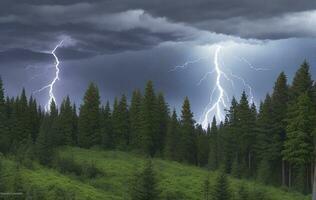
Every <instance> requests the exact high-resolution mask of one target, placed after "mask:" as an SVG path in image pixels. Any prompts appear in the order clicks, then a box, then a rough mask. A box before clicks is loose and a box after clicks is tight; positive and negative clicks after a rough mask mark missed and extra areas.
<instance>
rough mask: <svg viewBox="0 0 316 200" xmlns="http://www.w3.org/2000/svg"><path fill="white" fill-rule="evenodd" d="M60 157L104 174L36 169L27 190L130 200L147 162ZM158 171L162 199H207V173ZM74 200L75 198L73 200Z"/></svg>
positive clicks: (301, 199)
mask: <svg viewBox="0 0 316 200" xmlns="http://www.w3.org/2000/svg"><path fill="white" fill-rule="evenodd" d="M58 153H59V157H60V158H63V159H64V160H67V159H69V160H71V162H74V163H75V164H76V165H77V166H85V165H89V164H91V163H92V164H93V165H94V166H95V168H96V169H97V170H98V171H100V172H101V173H102V174H101V175H98V176H96V177H95V178H88V177H86V176H78V175H74V174H71V173H67V172H63V173H61V172H60V170H59V171H58V170H55V169H48V168H45V167H42V166H39V165H35V167H33V169H26V168H21V169H20V172H21V173H20V174H21V180H22V182H23V185H24V186H25V187H26V188H33V190H40V191H42V194H41V195H44V197H42V198H44V199H55V197H56V195H58V192H60V191H63V192H64V193H66V194H67V195H68V196H66V199H71V198H73V199H91V200H93V199H96V200H99V199H111V200H112V199H113V200H116V199H117V200H119V199H122V200H123V199H127V197H128V188H129V181H130V180H131V178H132V177H133V175H134V173H135V171H136V170H140V169H142V166H143V165H144V163H145V162H146V159H145V158H143V157H141V156H137V155H134V154H130V153H124V152H118V151H102V150H95V149H93V150H87V149H80V148H73V147H64V148H62V149H60V150H59V152H58ZM153 163H154V168H155V171H156V174H157V177H158V180H159V186H160V190H161V191H162V196H172V195H174V194H176V195H178V196H181V199H185V200H201V199H203V192H202V188H203V182H204V180H205V177H206V176H207V175H208V172H207V171H206V170H203V169H201V168H198V167H193V166H187V165H183V164H180V163H177V162H171V161H165V160H161V159H154V160H153ZM4 165H5V166H6V168H7V169H8V168H12V167H14V161H11V160H8V159H5V162H4ZM216 175H217V173H216V172H210V173H209V176H210V181H211V184H214V180H215V177H216ZM230 180H231V188H232V190H233V191H236V189H237V188H238V186H240V185H245V187H247V188H248V189H249V190H260V191H264V192H265V193H266V195H267V196H268V197H269V199H271V200H305V199H306V200H307V199H309V197H308V196H303V195H301V194H298V193H292V192H291V193H289V192H285V191H283V190H281V189H279V188H274V187H269V186H263V185H260V184H258V183H255V182H251V181H245V180H236V179H230ZM70 197H71V198H70Z"/></svg>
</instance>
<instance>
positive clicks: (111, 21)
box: [0, 0, 316, 59]
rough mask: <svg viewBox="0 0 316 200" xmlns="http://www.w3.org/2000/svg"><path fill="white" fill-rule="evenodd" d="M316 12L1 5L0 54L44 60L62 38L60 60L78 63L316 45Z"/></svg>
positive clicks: (76, 1)
mask: <svg viewBox="0 0 316 200" xmlns="http://www.w3.org/2000/svg"><path fill="white" fill-rule="evenodd" d="M313 9H316V2H315V1H313V0H307V1H303V2H301V1H294V0H281V1H273V0H268V1H253V0H243V1H241V0H237V1H230V0H222V1H218V0H211V1H209V0H195V1H192V0H183V1H167V0H158V1H154V2H153V1H147V0H138V1H133V2H131V1H129V0H117V1H113V0H105V1H101V0H92V1H83V0H70V1H62V0H57V1H52V0H30V1H26V0H25V1H18V0H3V1H1V2H0V42H1V44H2V45H1V47H0V51H2V52H3V51H7V50H8V49H12V48H14V49H17V48H21V49H29V50H32V51H37V52H43V51H48V50H49V49H52V48H53V46H54V45H55V44H56V43H58V41H59V40H61V39H65V38H66V39H67V42H66V43H65V44H66V45H64V46H63V49H62V51H63V53H65V59H77V58H85V57H89V56H94V55H100V54H111V53H118V52H122V51H128V50H141V49H147V48H152V47H154V46H157V45H159V44H161V43H164V42H169V41H173V42H174V41H179V42H180V41H191V42H205V43H206V42H218V41H223V40H227V39H234V40H239V39H240V38H239V37H242V38H254V39H282V38H288V37H315V35H316V33H315V30H314V29H313V27H315V21H316V20H315V19H316V18H315V16H316V14H315V13H316V10H313ZM306 23H307V24H306ZM228 35H230V36H228Z"/></svg>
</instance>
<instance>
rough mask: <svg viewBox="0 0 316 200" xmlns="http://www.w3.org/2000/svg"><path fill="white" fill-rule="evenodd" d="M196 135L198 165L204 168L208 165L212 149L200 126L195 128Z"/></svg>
mask: <svg viewBox="0 0 316 200" xmlns="http://www.w3.org/2000/svg"><path fill="white" fill-rule="evenodd" d="M195 135H196V137H197V164H198V166H201V167H204V166H207V164H208V157H209V149H210V144H209V138H208V136H207V135H206V133H205V131H204V130H203V128H202V125H200V124H198V125H196V127H195Z"/></svg>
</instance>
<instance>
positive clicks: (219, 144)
mask: <svg viewBox="0 0 316 200" xmlns="http://www.w3.org/2000/svg"><path fill="white" fill-rule="evenodd" d="M315 111H316V84H315V83H314V81H313V80H312V78H311V74H310V72H309V65H308V63H307V62H304V63H303V64H302V65H301V66H300V68H299V69H298V70H297V72H296V74H295V76H294V78H293V81H292V83H291V84H289V83H288V81H287V76H286V75H285V74H284V73H283V72H282V73H280V75H279V76H278V78H277V80H276V82H275V85H274V87H273V91H272V92H271V93H270V94H267V95H266V97H265V99H264V100H263V101H262V102H261V103H260V105H259V107H256V105H255V104H251V105H250V104H249V101H248V98H247V95H246V93H245V92H243V93H242V94H241V96H240V97H238V98H235V97H234V98H233V99H232V101H231V105H230V108H229V109H228V110H226V118H225V121H221V122H217V121H216V119H215V117H214V118H213V121H212V123H211V124H209V126H208V128H207V130H204V129H203V128H202V126H201V125H200V124H198V123H196V122H195V120H194V116H193V113H192V111H191V109H190V102H189V99H188V98H185V99H184V101H183V105H182V109H181V113H176V111H175V110H171V109H170V106H169V105H168V104H167V102H166V101H165V97H164V95H163V93H157V92H155V90H154V86H153V83H152V82H151V81H149V82H148V83H147V85H146V87H145V90H144V92H142V91H140V90H135V91H134V92H133V94H132V97H131V101H130V102H128V98H127V97H126V96H125V95H122V96H121V97H119V98H115V100H114V104H113V105H110V103H109V102H107V103H106V104H105V105H102V104H101V100H100V95H99V91H98V87H97V86H96V85H95V84H93V83H91V84H90V85H89V86H88V89H87V91H86V93H85V96H84V98H83V102H82V104H81V105H80V106H79V107H78V108H77V106H76V105H75V104H73V103H72V102H71V100H70V98H69V97H66V98H65V99H64V100H63V102H62V103H61V104H60V107H58V106H57V105H56V103H55V102H52V103H51V105H50V110H49V112H45V111H44V110H43V109H42V107H41V106H40V105H38V104H37V102H36V100H35V99H34V98H33V97H29V98H28V96H27V94H26V91H25V90H24V89H23V90H22V93H21V95H19V96H18V97H5V89H4V86H3V83H2V81H1V79H0V151H1V152H2V154H3V156H5V157H14V158H15V159H16V160H17V161H18V162H19V163H20V164H22V165H23V166H28V165H29V163H31V162H33V161H37V162H39V163H40V164H41V165H43V166H47V167H53V165H54V164H53V163H54V162H55V161H54V160H55V159H56V158H55V154H54V152H55V150H56V149H57V148H58V147H60V146H78V147H80V148H92V147H95V146H98V147H101V148H103V149H105V150H119V151H127V152H134V153H136V154H141V155H146V156H148V157H159V158H163V159H166V160H173V161H178V162H181V163H185V164H189V165H196V166H199V167H201V168H206V169H208V170H218V171H221V172H222V173H220V175H219V177H218V181H217V184H216V185H215V186H214V188H212V198H211V197H209V195H208V193H209V192H210V190H211V189H210V188H209V183H208V181H207V180H206V181H205V187H204V193H205V199H216V200H217V199H218V200H220V199H223V200H228V199H231V197H230V194H229V192H228V191H226V188H227V187H228V186H227V185H228V184H229V183H228V182H227V177H226V175H225V174H227V175H229V176H232V177H235V178H240V179H250V180H256V181H258V182H261V183H263V184H267V185H272V186H278V187H279V186H280V187H284V188H287V189H288V190H293V191H298V192H301V193H304V194H309V193H311V192H312V190H313V185H314V186H315V185H316V184H313V182H314V172H315V169H314V167H315V162H314V160H315V155H314V151H315V147H316V143H315V141H314V135H315V133H316V132H315V131H316V112H315ZM64 164H65V163H64ZM92 169H93V168H92ZM95 173H98V172H95ZM0 174H1V167H0ZM92 174H93V172H92ZM136 177H138V179H137V180H135V181H136V183H135V184H133V186H134V189H133V190H132V192H131V194H130V196H131V199H148V200H149V199H158V196H159V195H158V193H159V191H157V190H156V188H155V178H154V170H153V166H152V163H151V162H150V161H148V163H147V165H146V167H145V168H144V170H143V171H142V172H140V174H138V175H137V176H136ZM0 188H1V189H5V183H3V182H1V178H0ZM140 191H142V192H140ZM214 191H215V193H214ZM240 193H241V194H240V195H244V192H243V189H242V188H241V191H240ZM146 195H147V196H146ZM240 199H245V198H242V197H240Z"/></svg>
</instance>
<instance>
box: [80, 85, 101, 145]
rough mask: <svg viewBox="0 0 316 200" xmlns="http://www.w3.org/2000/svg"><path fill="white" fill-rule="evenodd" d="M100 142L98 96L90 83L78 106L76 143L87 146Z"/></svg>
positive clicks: (97, 92) (94, 87) (97, 91)
mask: <svg viewBox="0 0 316 200" xmlns="http://www.w3.org/2000/svg"><path fill="white" fill-rule="evenodd" d="M100 143H101V136H100V96H99V90H98V88H97V87H96V86H95V85H94V84H93V83H91V84H90V85H89V87H88V90H87V91H86V94H85V96H84V100H83V104H82V105H81V107H80V114H79V119H78V144H79V146H80V147H85V148H89V147H92V146H93V145H97V144H100Z"/></svg>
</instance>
